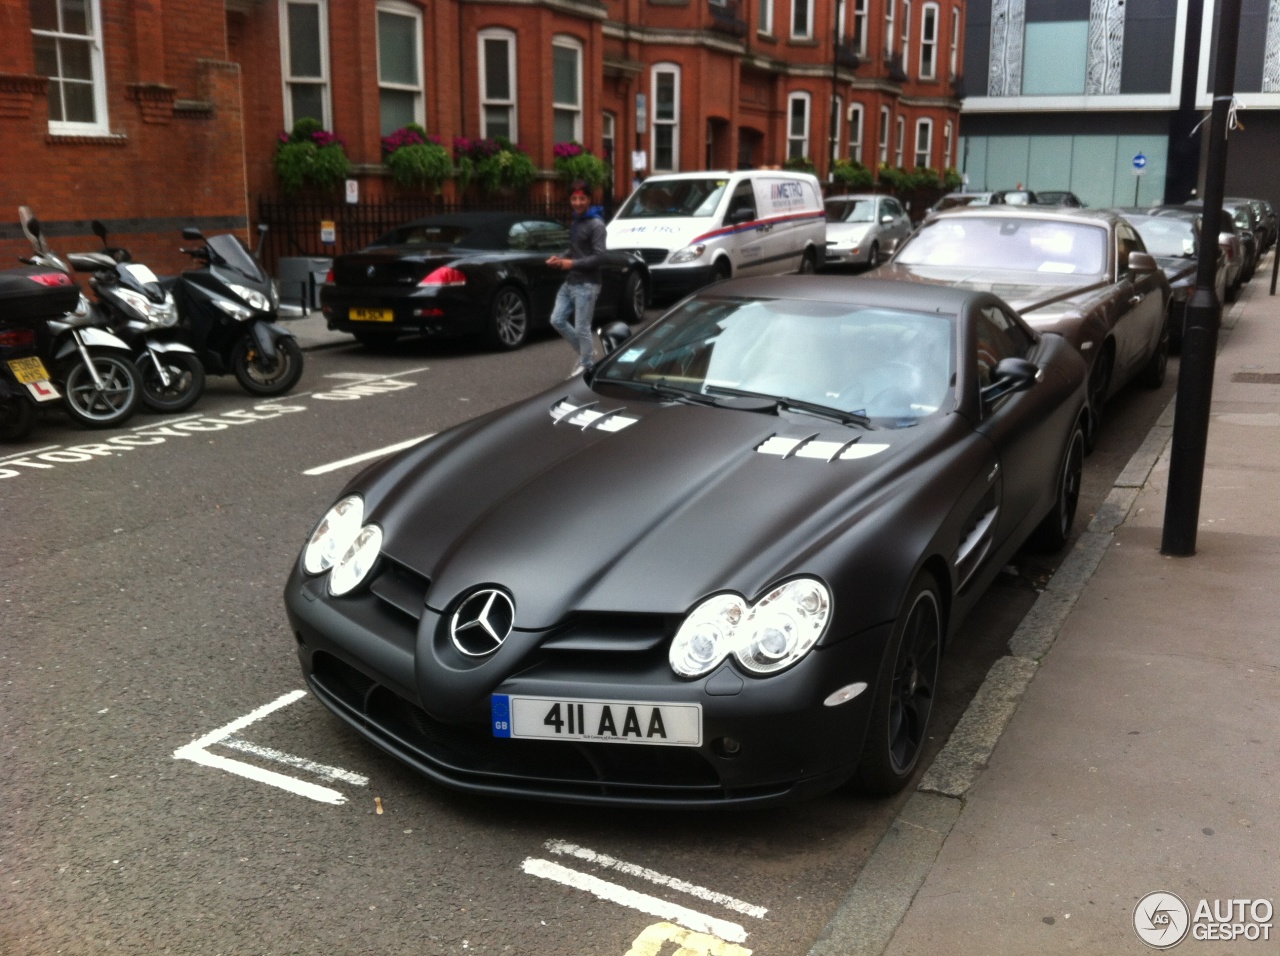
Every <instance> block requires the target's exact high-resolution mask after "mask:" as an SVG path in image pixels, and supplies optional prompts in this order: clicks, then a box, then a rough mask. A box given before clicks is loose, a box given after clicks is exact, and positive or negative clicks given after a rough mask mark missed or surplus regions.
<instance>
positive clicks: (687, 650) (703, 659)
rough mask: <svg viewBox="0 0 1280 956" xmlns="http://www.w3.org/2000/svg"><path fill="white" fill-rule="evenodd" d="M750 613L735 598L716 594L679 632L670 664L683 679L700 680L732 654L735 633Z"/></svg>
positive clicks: (685, 621)
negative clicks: (739, 624) (745, 616)
mask: <svg viewBox="0 0 1280 956" xmlns="http://www.w3.org/2000/svg"><path fill="white" fill-rule="evenodd" d="M746 613H747V603H746V602H745V601H744V600H743V599H742V598H740V597H738V595H736V594H717V595H715V596H714V597H710V598H707V600H705V601H703V602H702V603H701V604H699V605H698V606H697V607H695V608H694V609H693V610H692V611H691V612H690V613H689V616H688V617H686V618H685V619H684V623H682V624H681V625H680V630H678V631H676V636H675V638H673V639H672V641H671V649H670V651H669V652H668V655H667V657H668V660H669V661H670V662H671V669H672V670H673V671H675V672H676V673H677V674H679V675H680V676H681V677H699V676H701V675H703V674H705V673H707V672H708V671H710V670H712V669H713V668H714V667H715V666H716V665H717V664H719V663H720V662H721V661H722V660H724V659H725V657H727V656H728V655H729V654H730V653H731V652H732V651H733V636H734V630H735V629H736V628H737V626H738V623H739V622H740V621H741V620H742V618H743V616H744V615H745V614H746Z"/></svg>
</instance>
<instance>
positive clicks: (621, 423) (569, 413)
mask: <svg viewBox="0 0 1280 956" xmlns="http://www.w3.org/2000/svg"><path fill="white" fill-rule="evenodd" d="M595 405H596V403H595V402H588V403H587V404H585V405H574V404H573V403H572V402H570V401H569V400H568V399H567V398H562V399H560V401H558V402H556V403H555V404H554V405H552V406H551V420H552V421H553V422H555V423H556V424H557V425H558V424H560V423H561V422H564V423H565V424H566V425H573V426H576V427H578V428H581V429H582V430H583V431H586V430H587V429H588V428H597V429H599V430H600V431H602V432H620V431H622V429H624V428H626V427H627V426H629V425H634V424H635V423H636V422H638V421H639V420H640V419H638V418H635V417H634V416H632V415H624V414H623V412H624V411H625V409H621V408H613V409H602V408H597V407H595Z"/></svg>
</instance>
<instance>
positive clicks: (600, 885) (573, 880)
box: [521, 857, 747, 943]
mask: <svg viewBox="0 0 1280 956" xmlns="http://www.w3.org/2000/svg"><path fill="white" fill-rule="evenodd" d="M521 869H523V870H524V872H526V873H528V874H529V875H530V876H537V877H541V878H542V879H544V880H553V881H554V882H556V883H563V884H564V885H565V886H570V887H573V888H574V889H576V890H582V891H584V892H586V893H590V894H592V895H593V896H597V897H599V898H600V899H602V900H608V901H609V902H610V903H617V904H618V905H619V906H626V907H628V908H630V909H633V910H639V911H640V912H641V913H648V914H649V915H650V916H656V917H658V918H659V919H665V920H669V921H670V922H672V923H678V924H679V925H681V926H684V927H685V928H687V929H691V930H694V931H695V932H699V933H710V934H712V935H713V936H718V937H720V938H721V939H723V940H728V941H729V942H731V943H741V942H743V941H745V940H746V938H747V931H746V930H745V929H743V928H742V927H741V926H739V925H738V924H737V923H730V922H729V921H728V920H722V919H716V918H715V917H714V916H707V915H706V914H704V913H699V912H697V911H696V910H691V909H688V908H686V907H684V906H680V905H678V904H676V903H668V902H667V901H666V900H660V899H658V898H657V897H656V896H648V895H646V894H644V893H637V892H636V891H635V890H629V889H627V888H626V887H625V886H619V885H618V884H617V883H610V882H608V881H606V880H602V879H600V878H599V877H595V876H591V875H590V874H588V873H579V872H578V871H577V870H571V869H569V868H568V867H567V866H561V865H560V864H559V863H552V862H551V861H550V860H536V859H534V858H533V857H530V858H529V859H527V860H525V861H524V863H522V864H521Z"/></svg>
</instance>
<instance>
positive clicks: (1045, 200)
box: [1036, 189, 1089, 209]
mask: <svg viewBox="0 0 1280 956" xmlns="http://www.w3.org/2000/svg"><path fill="white" fill-rule="evenodd" d="M1036 203H1037V204H1038V205H1041V206H1068V207H1070V208H1072V209H1084V208H1085V207H1086V206H1088V205H1089V204H1088V203H1087V202H1085V201H1084V200H1082V199H1081V198H1080V197H1079V196H1077V195H1076V194H1075V193H1073V192H1070V191H1069V190H1066V189H1041V190H1039V191H1038V192H1037V193H1036Z"/></svg>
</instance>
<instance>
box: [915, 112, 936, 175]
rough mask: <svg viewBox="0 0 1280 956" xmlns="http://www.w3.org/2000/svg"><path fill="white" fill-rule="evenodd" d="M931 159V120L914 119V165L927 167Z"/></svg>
mask: <svg viewBox="0 0 1280 956" xmlns="http://www.w3.org/2000/svg"><path fill="white" fill-rule="evenodd" d="M932 161H933V120H931V119H918V120H916V165H917V166H924V167H929V166H931V165H932Z"/></svg>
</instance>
